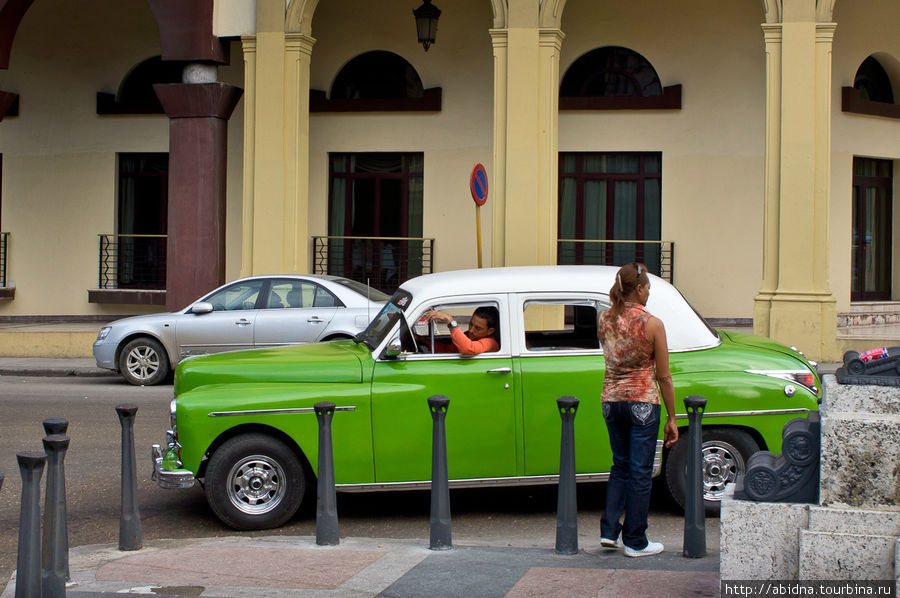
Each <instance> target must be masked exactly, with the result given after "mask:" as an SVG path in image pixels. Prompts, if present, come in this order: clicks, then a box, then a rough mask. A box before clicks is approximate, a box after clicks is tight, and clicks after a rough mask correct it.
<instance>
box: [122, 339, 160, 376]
mask: <svg viewBox="0 0 900 598" xmlns="http://www.w3.org/2000/svg"><path fill="white" fill-rule="evenodd" d="M119 371H120V372H121V373H122V377H123V378H125V381H126V382H128V383H129V384H134V385H135V386H152V385H154V384H159V383H160V382H162V381H163V380H165V378H166V376H168V375H169V359H168V357H167V356H166V350H165V349H164V348H163V346H162V344H160V343H159V341H157V340H154V339H152V338H146V337H143V338H136V339H134V340H132V341H130V342H129V343H128V344H127V345H125V347H124V348H123V349H122V353H121V354H120V355H119Z"/></svg>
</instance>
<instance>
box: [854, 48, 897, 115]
mask: <svg viewBox="0 0 900 598" xmlns="http://www.w3.org/2000/svg"><path fill="white" fill-rule="evenodd" d="M853 87H854V88H856V89H858V90H859V92H860V95H861V96H862V99H864V100H870V101H872V102H887V103H888V104H893V103H894V90H893V89H892V88H891V80H890V78H889V77H888V74H887V72H885V70H884V67H883V66H881V63H880V62H878V60H876V59H875V58H874V57H872V56H869V57H868V58H866V59H865V60H863V63H862V64H861V65H860V66H859V70H857V71H856V77H855V78H854V79H853Z"/></svg>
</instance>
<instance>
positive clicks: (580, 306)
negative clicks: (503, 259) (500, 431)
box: [513, 293, 612, 476]
mask: <svg viewBox="0 0 900 598" xmlns="http://www.w3.org/2000/svg"><path fill="white" fill-rule="evenodd" d="M599 305H601V302H600V298H599V297H596V296H590V295H580V294H578V295H576V294H572V295H565V296H564V295H560V294H557V293H553V294H546V293H545V294H537V293H535V294H527V295H525V294H523V295H521V296H519V300H518V305H517V307H514V308H513V309H515V310H516V311H517V312H518V313H519V314H521V321H520V324H519V327H518V330H519V332H518V334H519V336H520V337H521V338H520V339H519V340H520V341H521V342H520V346H521V349H520V357H519V358H518V362H519V370H520V389H521V392H522V411H523V420H524V421H523V425H524V436H525V443H524V444H525V449H524V451H525V474H526V475H529V476H538V475H555V474H557V473H559V450H560V430H561V421H562V420H561V418H560V414H559V410H558V407H557V404H556V399H557V398H559V397H561V396H574V397H576V398H578V400H579V403H578V410H577V412H576V415H575V464H576V472H577V473H606V472H609V470H610V468H611V467H612V452H611V449H610V447H609V441H608V439H607V433H606V424H605V422H604V421H603V412H602V404H601V401H600V394H601V391H602V390H603V371H604V360H603V353H602V351H601V350H600V345H599V342H598V340H597V307H598V306H599Z"/></svg>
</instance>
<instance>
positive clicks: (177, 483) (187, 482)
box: [150, 444, 194, 489]
mask: <svg viewBox="0 0 900 598" xmlns="http://www.w3.org/2000/svg"><path fill="white" fill-rule="evenodd" d="M171 450H174V447H172V446H169V447H167V448H166V453H168V452H169V451H171ZM150 460H151V461H153V473H151V474H150V478H151V479H153V480H156V484H157V485H158V486H159V487H160V488H167V489H169V488H190V487H192V486H193V485H194V474H193V472H191V471H189V470H187V469H163V466H162V464H163V453H162V449H161V448H160V446H159V445H158V444H154V445H153V446H151V447H150ZM179 465H180V463H179Z"/></svg>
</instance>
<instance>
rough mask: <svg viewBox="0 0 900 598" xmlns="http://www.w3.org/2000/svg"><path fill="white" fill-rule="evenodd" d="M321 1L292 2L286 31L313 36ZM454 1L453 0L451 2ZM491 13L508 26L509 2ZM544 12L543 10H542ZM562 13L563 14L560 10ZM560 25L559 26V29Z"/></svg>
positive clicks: (498, 1) (496, 0)
mask: <svg viewBox="0 0 900 598" xmlns="http://www.w3.org/2000/svg"><path fill="white" fill-rule="evenodd" d="M319 1H320V0H290V4H289V5H288V7H287V10H286V11H285V19H284V30H285V31H287V32H292V33H302V34H303V35H309V36H312V20H313V16H314V15H315V14H316V7H318V5H319ZM332 1H337V0H332ZM450 1H452V0H450ZM551 1H552V2H554V3H560V2H561V3H562V4H565V0H544V2H547V3H550V2H551ZM490 3H491V11H492V12H493V14H494V28H495V29H502V28H504V27H506V26H507V13H508V6H507V5H508V0H490ZM542 10H543V8H542ZM560 12H562V11H561V10H560ZM558 26H559V25H557V27H558Z"/></svg>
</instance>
